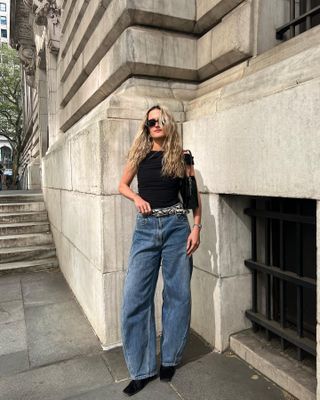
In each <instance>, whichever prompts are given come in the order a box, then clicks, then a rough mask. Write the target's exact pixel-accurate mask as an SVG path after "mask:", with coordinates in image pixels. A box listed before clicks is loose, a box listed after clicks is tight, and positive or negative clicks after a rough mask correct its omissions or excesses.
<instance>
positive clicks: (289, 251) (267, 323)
mask: <svg viewBox="0 0 320 400" xmlns="http://www.w3.org/2000/svg"><path fill="white" fill-rule="evenodd" d="M244 212H245V214H247V215H249V216H250V217H251V230H252V240H251V245H252V255H251V259H249V260H245V265H246V266H247V267H248V268H249V269H250V270H251V271H252V309H251V310H247V311H246V316H247V317H248V318H249V319H250V320H251V322H252V324H253V328H254V330H257V329H258V328H259V327H260V328H263V329H264V330H265V332H266V335H267V339H268V340H270V338H271V337H272V336H274V335H276V336H277V337H279V338H280V340H281V347H282V349H285V348H286V347H287V345H288V344H291V345H294V346H295V347H296V349H297V358H298V359H299V360H301V359H302V358H303V354H304V352H306V353H309V354H311V355H313V356H315V355H316V203H315V201H313V200H301V199H285V198H253V199H252V200H251V206H250V208H247V209H245V210H244Z"/></svg>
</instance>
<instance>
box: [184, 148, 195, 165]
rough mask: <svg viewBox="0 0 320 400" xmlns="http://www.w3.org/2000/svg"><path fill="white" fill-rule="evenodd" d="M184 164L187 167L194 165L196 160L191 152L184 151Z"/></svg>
mask: <svg viewBox="0 0 320 400" xmlns="http://www.w3.org/2000/svg"><path fill="white" fill-rule="evenodd" d="M183 156H184V162H185V163H186V164H187V165H194V159H193V156H192V153H191V151H190V150H183Z"/></svg>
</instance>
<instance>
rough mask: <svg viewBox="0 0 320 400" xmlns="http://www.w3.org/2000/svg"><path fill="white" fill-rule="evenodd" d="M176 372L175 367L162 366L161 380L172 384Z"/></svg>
mask: <svg viewBox="0 0 320 400" xmlns="http://www.w3.org/2000/svg"><path fill="white" fill-rule="evenodd" d="M175 372H176V367H175V366H169V367H165V366H164V365H161V367H160V380H161V381H165V382H170V381H171V379H172V378H173V375H174V374H175Z"/></svg>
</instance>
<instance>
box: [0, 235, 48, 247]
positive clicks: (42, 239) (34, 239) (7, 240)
mask: <svg viewBox="0 0 320 400" xmlns="http://www.w3.org/2000/svg"><path fill="white" fill-rule="evenodd" d="M51 243H53V238H52V234H51V233H50V232H49V233H31V234H29V233H28V234H21V235H8V236H0V249H1V248H8V247H26V246H37V245H42V244H51Z"/></svg>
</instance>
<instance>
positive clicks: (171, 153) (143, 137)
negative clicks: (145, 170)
mask: <svg viewBox="0 0 320 400" xmlns="http://www.w3.org/2000/svg"><path fill="white" fill-rule="evenodd" d="M156 109H157V110H160V116H159V125H160V126H161V128H162V129H163V131H164V133H165V140H164V143H163V146H162V149H163V159H162V171H161V173H162V175H165V176H170V177H173V178H176V177H180V178H182V177H183V176H184V174H185V164H184V157H183V149H182V145H181V140H180V136H179V133H178V129H177V123H176V121H175V120H174V118H173V115H172V114H171V113H170V111H169V110H168V109H167V108H166V107H164V106H160V105H155V106H153V107H151V108H149V110H148V111H147V112H146V114H145V116H144V118H143V120H142V122H141V125H140V127H139V129H138V132H137V134H136V137H135V139H134V141H133V144H132V146H131V148H130V150H129V154H128V163H129V164H130V166H131V168H133V170H135V171H136V170H137V169H138V167H139V164H140V163H141V161H142V160H143V159H144V158H145V157H146V155H147V154H148V153H149V152H150V151H151V150H152V146H153V141H152V137H151V136H150V133H149V128H148V126H147V121H148V115H149V113H150V111H152V110H156Z"/></svg>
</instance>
